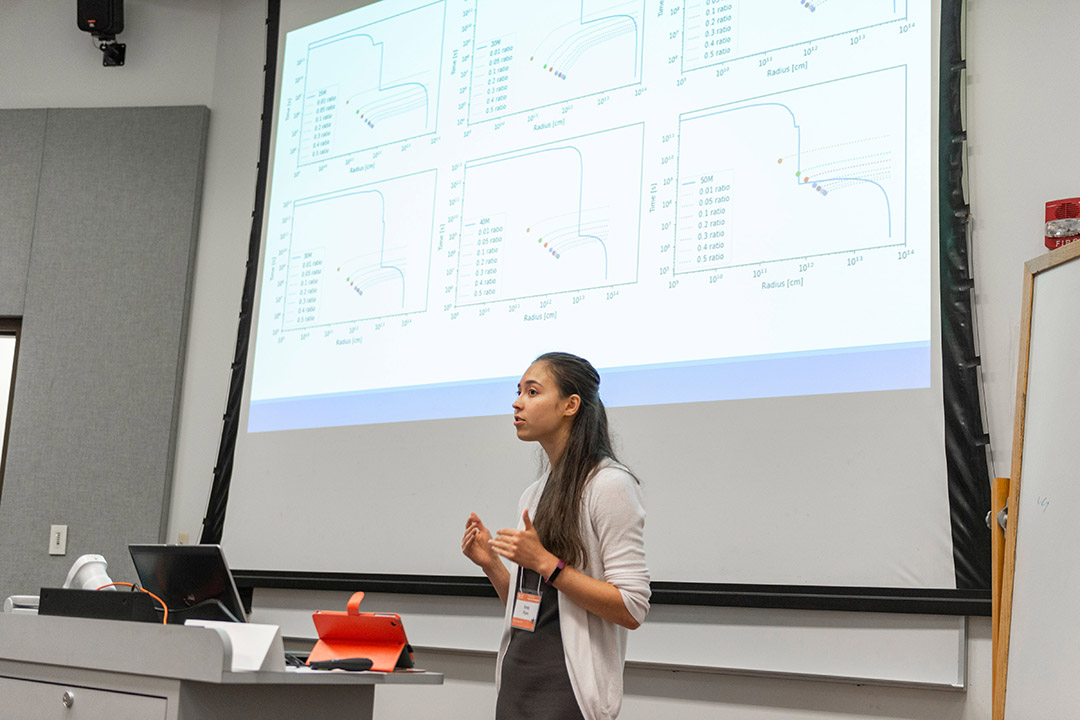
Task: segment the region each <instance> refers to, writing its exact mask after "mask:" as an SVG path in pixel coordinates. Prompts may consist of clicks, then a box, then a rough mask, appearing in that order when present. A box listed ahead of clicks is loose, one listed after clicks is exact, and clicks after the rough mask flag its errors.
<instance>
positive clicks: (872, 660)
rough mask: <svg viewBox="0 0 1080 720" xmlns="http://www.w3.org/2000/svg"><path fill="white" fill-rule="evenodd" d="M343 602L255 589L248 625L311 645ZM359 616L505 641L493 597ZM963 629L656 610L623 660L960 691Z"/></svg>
mask: <svg viewBox="0 0 1080 720" xmlns="http://www.w3.org/2000/svg"><path fill="white" fill-rule="evenodd" d="M349 595H350V593H348V592H336V591H335V592H330V591H314V590H284V589H271V588H256V590H255V597H254V601H253V604H252V605H253V606H252V613H251V621H252V622H258V623H267V624H271V625H278V626H280V627H281V634H282V636H283V637H285V638H288V639H292V640H301V641H311V642H313V641H314V640H315V626H314V624H313V623H312V621H311V613H312V611H313V610H315V609H320V610H340V609H342V608H344V607H345V603H346V602H348V599H349ZM361 609H363V610H365V611H369V612H394V613H398V614H399V615H401V618H402V624H403V625H404V626H405V631H406V633H407V634H408V638H409V643H410V644H411V645H413V647H415V648H417V649H419V650H426V649H434V650H451V651H457V652H465V653H480V654H494V653H495V651H496V650H498V647H499V638H500V637H501V636H502V624H503V607H502V605H501V604H500V603H499V601H498V600H497V599H496V598H493V597H491V598H487V597H485V598H476V597H438V598H433V597H432V596H430V595H404V594H396V593H395V594H386V593H367V594H366V595H365V596H364V603H363V606H362V608H361ZM966 622H967V619H966V618H964V617H960V616H955V615H915V614H893V613H866V612H836V611H827V610H820V611H818V610H776V609H762V608H723V607H702V606H688V605H654V606H653V607H652V609H651V610H650V611H649V616H648V618H647V619H646V621H645V623H644V624H642V626H641V627H640V628H638V629H637V630H635V631H633V632H632V633H630V637H629V640H628V642H627V654H626V660H627V662H628V663H631V664H635V665H638V666H649V667H660V668H665V669H668V670H690V671H695V672H715V673H725V674H736V675H755V676H769V677H787V678H802V679H812V680H822V681H836V682H850V683H856V684H860V685H864V684H869V685H895V686H903V687H923V688H934V689H938V690H963V689H964V688H965V687H966V679H967V624H966Z"/></svg>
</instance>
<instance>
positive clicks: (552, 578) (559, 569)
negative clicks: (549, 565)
mask: <svg viewBox="0 0 1080 720" xmlns="http://www.w3.org/2000/svg"><path fill="white" fill-rule="evenodd" d="M564 567H566V563H565V562H563V561H562V560H559V563H558V564H557V565H556V566H555V569H554V570H552V571H551V574H550V575H548V576H547V577H546V578H544V582H546V583H547V584H548V585H550V584H552V583H553V582H555V578H557V577H559V573H561V572H562V569H563V568H564Z"/></svg>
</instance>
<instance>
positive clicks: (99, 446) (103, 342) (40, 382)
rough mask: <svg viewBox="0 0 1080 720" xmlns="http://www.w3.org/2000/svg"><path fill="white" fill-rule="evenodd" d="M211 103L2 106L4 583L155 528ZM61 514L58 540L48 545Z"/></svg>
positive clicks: (43, 579) (27, 581) (21, 583)
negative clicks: (13, 365)
mask: <svg viewBox="0 0 1080 720" xmlns="http://www.w3.org/2000/svg"><path fill="white" fill-rule="evenodd" d="M208 124H209V111H208V110H207V109H206V108H204V107H183V108H127V109H79V110H47V111H46V110H31V111H0V152H2V157H3V163H4V172H3V173H2V174H0V315H10V316H22V318H23V325H22V336H21V341H20V347H19V358H18V372H17V375H16V378H15V387H14V395H13V400H12V413H11V429H10V436H9V444H8V455H7V467H6V471H5V478H4V485H3V492H2V495H0V547H2V548H4V553H3V559H2V560H0V596H6V595H8V594H14V593H31V594H36V592H37V590H38V589H39V588H40V587H41V586H43V585H59V584H60V583H62V582H63V580H64V577H65V575H66V573H67V570H68V568H69V567H70V566H71V564H72V562H73V561H74V559H75V558H77V557H79V556H80V555H82V554H84V553H91V552H93V553H100V554H103V555H105V557H106V558H108V560H109V561H110V563H112V564H113V568H111V573H112V575H113V576H114V577H117V578H121V577H122V578H124V579H128V578H130V577H132V576H133V574H132V572H131V569H130V560H129V559H128V557H127V550H126V548H127V544H128V543H130V542H136V541H140V542H157V541H160V540H162V539H163V533H164V527H165V518H166V517H167V512H168V499H169V497H170V494H171V479H172V467H173V454H174V446H175V428H176V423H177V415H178V411H179V397H180V379H181V378H182V371H183V358H184V353H185V345H186V334H187V314H188V313H187V308H188V306H189V296H190V286H191V277H192V268H193V261H194V254H195V240H196V237H197V232H198V219H199V209H200V198H201V193H202V178H203V164H204V157H205V151H206V136H207V129H208ZM52 524H66V525H68V545H67V555H66V556H62V557H60V556H49V555H47V552H46V551H47V546H48V531H49V526H50V525H52Z"/></svg>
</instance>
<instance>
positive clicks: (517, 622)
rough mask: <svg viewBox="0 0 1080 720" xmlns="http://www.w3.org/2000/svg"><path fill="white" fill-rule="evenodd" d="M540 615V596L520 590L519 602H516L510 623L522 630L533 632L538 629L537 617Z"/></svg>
mask: <svg viewBox="0 0 1080 720" xmlns="http://www.w3.org/2000/svg"><path fill="white" fill-rule="evenodd" d="M539 615H540V596H539V595H533V594H532V593H528V592H524V591H520V590H519V591H518V594H517V602H515V603H514V617H513V619H512V620H511V621H510V625H511V626H512V627H516V628H518V629H520V630H528V631H529V632H532V631H533V630H535V629H536V618H537V617H538V616H539Z"/></svg>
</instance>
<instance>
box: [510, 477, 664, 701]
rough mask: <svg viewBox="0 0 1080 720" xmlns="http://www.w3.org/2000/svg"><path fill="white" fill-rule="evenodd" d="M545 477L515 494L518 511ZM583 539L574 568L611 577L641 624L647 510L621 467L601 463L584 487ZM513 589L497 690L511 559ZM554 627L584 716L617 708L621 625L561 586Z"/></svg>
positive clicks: (536, 498) (535, 497)
mask: <svg viewBox="0 0 1080 720" xmlns="http://www.w3.org/2000/svg"><path fill="white" fill-rule="evenodd" d="M545 482H547V476H545V477H544V478H542V479H540V480H537V481H536V482H534V483H533V484H532V485H530V486H529V487H528V488H527V489H526V490H525V492H524V493H523V494H522V496H521V500H520V501H518V529H523V528H524V524H523V521H522V520H521V514H522V513H523V512H524V511H525V510H526V509H528V511H529V515H530V517H534V516H535V514H536V505H537V503H539V502H540V494H541V493H542V492H543V489H544V483H545ZM581 503H582V513H581V524H582V540H583V541H584V544H585V549H586V552H587V553H588V557H589V564H588V565H587V566H586V567H584V568H581V567H578V568H576V569H577V570H579V571H581V572H584V573H585V574H587V575H589V576H590V577H594V578H597V579H600V580H603V581H605V582H608V583H611V584H612V585H614V586H615V587H616V588H618V589H619V592H620V593H621V594H622V599H623V604H624V605H625V606H626V609H627V611H628V612H629V613H630V614H631V615H632V616H633V617H634V619H635V620H637V621H638V622H639V623H640V622H642V621H644V620H645V615H646V614H647V613H648V612H649V596H650V595H651V590H650V589H649V569H648V568H647V567H646V566H645V540H644V530H645V509H644V508H643V507H642V502H641V486H640V485H639V484H638V483H637V481H636V480H634V478H633V476H631V475H630V473H628V472H627V471H626V468H624V467H622V466H621V465H617V464H614V463H611V462H607V463H604V464H603V465H601V467H600V469H599V470H597V471H596V473H595V474H594V475H593V477H592V479H591V480H589V482H588V484H587V485H586V486H585V492H584V494H583V495H582V500H581ZM509 566H510V567H509V570H510V589H509V593H508V595H507V603H506V617H505V620H504V624H503V635H502V643H501V644H500V646H499V658H498V661H497V663H496V665H495V687H496V690H497V689H498V687H499V684H500V682H501V680H502V661H503V656H504V655H505V654H506V647H507V645H508V644H509V643H510V620H511V617H512V615H513V607H514V595H515V588H514V582H515V580H516V578H517V575H518V572H517V570H518V569H517V565H516V564H514V563H509ZM559 626H560V628H561V634H562V641H563V654H564V655H565V657H566V669H567V672H568V673H569V675H570V684H571V686H573V688H574V696H575V697H576V698H577V701H578V706H579V707H580V708H581V713H582V714H583V715H584V716H585V720H611V719H612V718H615V717H617V716H618V714H619V708H620V707H621V706H622V695H623V662H624V661H625V660H626V637H627V630H626V628H624V627H622V626H620V625H616V624H615V623H611V622H608V621H606V620H602V619H600V618H599V617H598V616H596V615H593V614H591V613H589V612H588V611H586V610H585V609H583V608H582V607H580V606H579V605H578V604H577V603H575V602H574V601H573V600H570V599H569V598H568V597H566V596H565V595H563V594H562V593H559Z"/></svg>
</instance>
